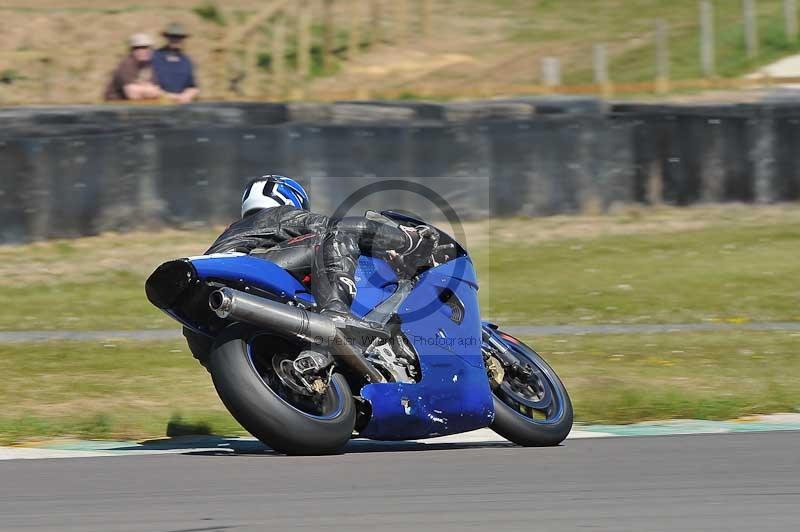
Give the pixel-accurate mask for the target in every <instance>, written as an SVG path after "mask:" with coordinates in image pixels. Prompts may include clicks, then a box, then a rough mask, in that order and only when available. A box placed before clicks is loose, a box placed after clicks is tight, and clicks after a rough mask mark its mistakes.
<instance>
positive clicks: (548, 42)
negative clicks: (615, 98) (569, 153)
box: [485, 0, 800, 84]
mask: <svg viewBox="0 0 800 532" xmlns="http://www.w3.org/2000/svg"><path fill="white" fill-rule="evenodd" d="M485 4H487V5H486V8H487V10H488V11H489V12H491V11H492V10H507V11H508V12H509V13H514V14H515V22H514V23H512V24H511V29H510V32H511V33H510V40H512V41H514V42H517V43H519V45H522V46H524V45H530V44H536V45H538V46H539V47H540V50H541V49H544V50H552V52H549V53H551V54H552V55H555V56H559V57H561V58H562V62H563V65H562V68H563V69H564V80H565V82H566V83H567V84H584V83H591V82H592V81H593V67H592V47H593V46H594V44H598V43H605V44H607V45H608V46H609V71H610V77H611V79H612V80H613V81H615V82H640V81H651V80H653V79H654V78H655V76H656V67H655V57H656V52H655V21H656V20H658V19H662V20H664V21H665V22H666V23H667V25H668V28H669V48H670V71H671V78H672V79H697V78H702V77H703V72H702V69H701V64H700V27H699V4H698V1H697V0H674V1H671V2H663V1H659V0H582V1H581V2H580V4H581V7H580V9H576V4H575V2H564V1H555V0H538V1H535V2H523V1H522V0H496V1H495V2H491V3H485ZM712 4H713V6H714V30H715V47H716V67H717V68H716V71H717V74H718V75H720V76H724V77H733V76H739V75H743V74H746V73H749V72H752V71H754V70H756V69H757V68H758V67H759V66H761V65H764V64H767V63H770V62H772V61H774V60H776V59H779V58H780V57H783V56H786V55H790V54H792V53H797V52H798V51H800V41H799V42H796V43H791V42H789V41H788V40H787V38H786V35H785V30H784V22H783V11H782V0H759V1H758V2H756V5H757V16H758V38H759V54H758V56H757V57H756V58H753V59H748V58H747V57H746V52H745V44H744V42H745V38H744V25H743V21H742V20H743V16H742V2H741V0H715V1H714V2H712ZM490 6H491V7H490Z"/></svg>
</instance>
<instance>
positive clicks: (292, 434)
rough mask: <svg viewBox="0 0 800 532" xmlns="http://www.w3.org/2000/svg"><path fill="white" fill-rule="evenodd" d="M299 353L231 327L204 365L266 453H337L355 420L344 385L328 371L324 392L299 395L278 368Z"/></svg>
mask: <svg viewBox="0 0 800 532" xmlns="http://www.w3.org/2000/svg"><path fill="white" fill-rule="evenodd" d="M299 351H300V349H299V347H297V346H295V345H293V344H292V343H290V342H288V341H286V340H285V339H283V338H280V337H277V336H272V335H267V334H264V333H258V332H255V331H253V330H252V328H250V327H247V326H244V325H241V324H234V325H231V326H230V327H228V328H227V329H225V331H223V333H222V334H221V335H220V336H219V337H218V339H217V340H216V341H215V342H214V347H213V348H212V350H211V354H210V356H209V366H208V367H209V370H210V372H211V376H212V378H213V380H214V386H215V387H216V389H217V393H218V394H219V396H220V398H221V399H222V402H223V403H224V404H225V406H226V407H227V408H228V410H229V411H230V413H231V414H232V415H233V417H234V418H236V420H237V421H238V422H239V423H241V425H242V426H243V427H244V428H245V429H247V431H248V432H250V434H252V435H253V436H255V437H256V438H258V439H259V440H261V441H262V442H264V443H265V444H267V445H268V446H270V447H271V448H272V449H275V450H276V451H279V452H282V453H286V454H332V453H337V452H340V451H341V450H342V448H343V447H344V446H345V444H346V443H347V441H348V440H349V439H350V437H351V436H352V433H353V427H354V425H355V419H356V409H355V404H354V400H353V396H352V393H351V391H350V387H349V386H348V384H347V381H346V380H345V378H344V377H343V376H342V375H341V374H338V373H331V374H330V378H329V380H327V382H326V387H325V389H324V392H322V393H315V394H309V393H307V392H305V393H304V390H302V389H301V388H300V387H299V386H297V384H296V383H293V382H291V381H289V380H287V376H286V374H284V373H283V372H282V370H281V368H285V367H286V362H287V361H290V360H292V359H293V358H294V357H296V356H297V354H298V353H299Z"/></svg>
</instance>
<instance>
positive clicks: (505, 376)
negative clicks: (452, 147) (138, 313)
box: [145, 211, 573, 454]
mask: <svg viewBox="0 0 800 532" xmlns="http://www.w3.org/2000/svg"><path fill="white" fill-rule="evenodd" d="M380 216H382V217H384V219H386V220H391V221H393V222H394V223H398V224H411V225H419V224H422V223H424V222H422V221H421V220H417V219H415V218H413V217H410V216H408V215H405V214H401V213H397V212H392V211H384V212H382V213H380ZM440 234H441V238H440V241H439V244H440V245H439V246H438V248H437V250H436V252H435V253H434V259H433V261H432V263H431V264H430V265H429V267H428V268H427V269H425V270H424V271H420V272H416V273H415V274H414V275H411V276H403V275H398V272H397V269H396V268H395V267H393V265H391V264H389V262H387V261H385V260H382V259H380V258H377V257H370V256H361V257H360V258H359V260H358V267H357V270H356V276H355V280H356V285H357V295H356V298H355V300H354V302H353V305H352V309H351V310H352V313H353V314H354V315H356V316H358V317H360V318H363V320H365V321H366V322H368V323H369V324H371V325H370V327H352V326H346V325H343V324H342V323H340V322H338V321H336V320H332V319H330V318H328V317H326V316H323V315H321V314H319V313H317V312H316V310H317V307H316V304H315V301H314V297H313V295H312V294H311V292H310V290H309V287H308V279H307V278H305V279H299V278H298V276H294V275H292V273H290V271H289V270H290V269H291V267H290V265H289V264H287V263H286V261H292V260H293V259H292V258H291V257H289V258H288V259H287V258H285V257H278V258H276V259H275V260H269V254H268V253H267V254H266V255H264V256H263V257H255V256H252V255H246V254H242V253H222V254H211V255H204V256H199V257H192V258H185V259H179V260H172V261H169V262H166V263H164V264H162V265H161V266H159V267H158V268H157V269H156V270H155V272H153V274H152V275H151V276H150V277H149V278H148V280H147V282H146V284H145V289H146V294H147V297H148V299H149V300H150V302H151V303H152V304H154V305H155V306H156V307H158V308H160V309H162V310H163V311H164V312H166V313H167V314H168V315H170V316H171V317H172V318H174V319H175V320H177V321H178V322H180V323H181V324H182V325H183V326H184V335H185V336H186V338H187V341H188V343H189V347H190V349H191V351H192V353H193V354H194V356H195V357H196V358H197V359H198V360H199V361H200V362H201V363H202V364H203V365H204V366H206V368H207V369H208V371H209V372H210V373H211V377H212V380H213V383H214V386H215V388H216V390H217V393H218V394H219V396H220V398H221V399H222V402H223V403H224V404H225V406H226V408H227V409H228V410H229V411H230V413H231V414H232V415H233V417H234V418H235V419H236V420H237V421H238V422H239V423H240V424H241V425H242V426H243V427H244V428H245V429H246V430H247V431H248V432H250V433H251V434H252V435H253V436H255V437H256V438H258V439H259V440H261V441H262V442H264V443H265V444H266V445H268V446H269V447H271V448H272V449H274V450H276V451H279V452H282V453H286V454H331V453H337V452H341V450H342V449H343V448H344V446H345V445H346V444H347V442H348V440H350V439H351V438H353V437H359V438H368V439H373V440H409V439H422V438H432V437H436V436H444V435H449V434H457V433H463V432H468V431H472V430H476V429H481V428H485V427H490V428H491V429H493V430H494V431H495V432H497V433H498V434H500V435H501V436H503V437H505V438H506V439H508V440H510V441H512V442H514V443H516V444H519V445H523V446H551V445H558V444H559V443H561V442H562V441H563V440H564V439H565V438H566V437H567V435H568V434H569V432H570V430H571V428H572V420H573V411H572V404H571V402H570V398H569V395H568V394H567V390H566V389H565V387H564V385H563V383H562V382H561V380H560V379H559V377H558V375H556V373H555V371H553V369H552V368H551V367H550V366H549V365H548V364H547V362H545V360H544V359H543V358H542V357H541V356H540V355H539V354H538V353H536V351H534V350H533V349H532V348H530V347H528V346H527V345H525V344H524V343H523V342H521V341H520V340H518V339H516V338H514V337H513V336H511V335H510V334H507V333H505V332H503V331H502V330H501V329H500V328H499V327H498V326H497V325H495V324H493V323H489V322H487V321H481V316H480V310H479V306H478V297H477V290H478V281H477V277H476V274H475V270H474V268H473V264H472V261H471V259H470V257H469V255H468V253H467V251H466V250H465V249H464V248H463V247H462V246H461V245H460V244H459V243H458V242H457V241H456V240H455V239H454V238H452V237H451V236H449V235H447V234H445V233H444V232H441V231H440ZM350 325H352V324H350Z"/></svg>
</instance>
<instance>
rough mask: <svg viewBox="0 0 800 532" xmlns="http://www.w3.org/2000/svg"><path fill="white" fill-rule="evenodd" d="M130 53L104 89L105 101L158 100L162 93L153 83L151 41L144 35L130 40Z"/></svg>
mask: <svg viewBox="0 0 800 532" xmlns="http://www.w3.org/2000/svg"><path fill="white" fill-rule="evenodd" d="M130 45H131V51H130V54H128V56H127V57H125V59H123V60H122V61H120V63H119V65H117V68H116V69H114V72H113V73H112V75H111V81H110V82H109V84H108V86H107V87H106V91H105V94H104V97H105V99H106V100H145V99H153V98H160V97H161V95H162V91H161V89H160V88H158V85H156V83H155V77H154V75H153V67H152V64H151V60H152V57H153V39H152V38H151V37H150V36H149V35H147V34H145V33H137V34H136V35H132V36H131V38H130Z"/></svg>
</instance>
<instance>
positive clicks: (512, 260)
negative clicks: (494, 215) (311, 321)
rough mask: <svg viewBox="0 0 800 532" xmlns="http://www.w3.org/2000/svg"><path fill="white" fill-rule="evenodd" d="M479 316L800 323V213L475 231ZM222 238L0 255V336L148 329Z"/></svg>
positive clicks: (103, 241)
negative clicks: (155, 293) (165, 266)
mask: <svg viewBox="0 0 800 532" xmlns="http://www.w3.org/2000/svg"><path fill="white" fill-rule="evenodd" d="M465 230H466V234H467V246H468V247H469V249H470V250H471V252H472V254H473V256H474V258H475V261H476V265H477V268H478V274H479V277H480V280H481V291H480V295H481V298H482V305H483V309H482V310H483V313H484V315H486V316H490V317H492V318H493V319H497V320H498V321H499V322H501V323H516V324H547V323H618V322H623V323H678V322H700V321H707V320H721V321H734V322H735V321H742V320H750V321H770V320H788V321H792V320H798V319H800V286H799V285H798V283H797V282H796V273H797V264H798V263H800V246H798V245H797V242H798V241H800V206H798V205H786V206H772V207H744V206H718V207H699V208H686V209H669V208H663V209H633V210H627V211H624V212H621V213H618V214H613V215H607V216H555V217H550V218H538V219H516V220H495V221H490V222H482V223H478V224H470V225H467V227H466V228H465ZM217 232H218V231H217V230H202V231H163V232H160V233H156V234H149V233H148V234H145V233H133V234H127V235H104V236H99V237H91V238H84V239H78V240H71V241H56V242H42V243H37V244H32V245H26V246H12V247H0V290H2V292H3V296H4V298H7V300H8V301H13V302H14V305H3V306H2V307H0V330H35V329H70V330H91V329H151V328H172V327H175V324H174V322H172V321H171V320H170V319H169V318H167V317H166V316H165V315H163V314H162V313H161V312H159V311H157V310H156V309H155V308H153V307H152V306H151V305H150V304H149V303H148V302H147V300H146V299H145V297H144V290H143V284H144V280H145V279H146V277H147V275H148V274H149V273H150V272H152V271H153V269H155V267H156V266H157V265H158V264H160V263H161V262H163V261H165V260H168V259H171V258H175V257H181V256H188V255H196V254H199V253H202V251H203V250H204V249H206V247H207V246H208V244H209V243H210V242H211V241H212V240H213V238H214V236H215V235H216V233H217Z"/></svg>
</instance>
